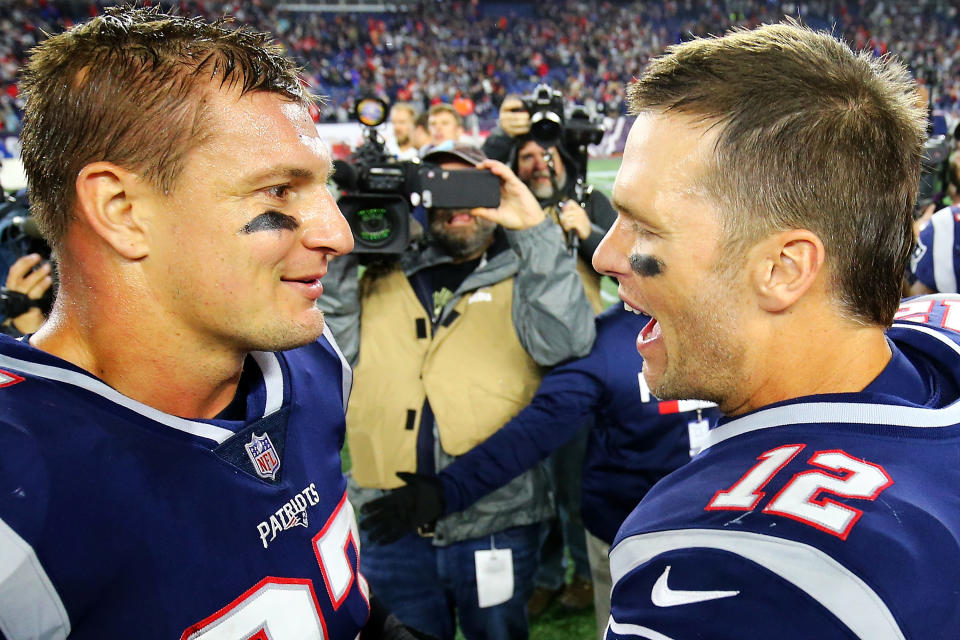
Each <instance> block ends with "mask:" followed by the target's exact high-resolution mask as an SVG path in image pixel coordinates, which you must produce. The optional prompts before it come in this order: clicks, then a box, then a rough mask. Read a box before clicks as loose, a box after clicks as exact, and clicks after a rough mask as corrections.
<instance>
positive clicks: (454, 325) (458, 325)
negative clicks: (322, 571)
mask: <svg viewBox="0 0 960 640" xmlns="http://www.w3.org/2000/svg"><path fill="white" fill-rule="evenodd" d="M424 161H425V162H431V163H436V164H439V165H440V166H441V167H442V168H443V169H445V170H452V171H453V170H458V169H464V168H472V167H477V168H480V169H488V170H490V171H491V172H492V173H493V174H495V175H496V176H497V177H498V178H499V179H500V182H501V202H500V206H499V207H498V208H496V209H484V208H474V209H462V210H437V209H429V210H428V230H427V231H428V232H427V236H426V240H425V242H424V243H423V245H422V246H420V245H415V246H412V247H410V248H409V249H407V250H406V251H405V252H404V253H403V255H401V256H400V257H399V260H397V261H395V262H393V263H388V264H383V263H381V264H375V265H370V266H368V268H367V269H366V271H365V272H364V274H363V277H362V278H361V279H360V280H359V283H358V281H357V275H356V274H357V266H358V260H357V258H356V256H355V255H350V256H344V257H341V258H337V259H336V260H333V261H332V262H331V263H330V271H329V273H328V274H327V277H326V278H325V279H324V283H325V287H326V291H325V295H324V296H323V298H321V300H320V302H319V305H320V307H321V308H322V309H323V310H324V311H325V312H326V318H327V320H328V322H329V325H330V327H331V328H332V329H333V331H334V334H335V335H336V337H337V339H338V341H339V343H340V345H341V346H342V348H343V350H344V354H345V355H346V357H347V358H348V359H350V360H352V361H357V365H356V370H355V383H354V387H353V393H352V397H351V401H350V409H349V411H348V414H347V438H348V444H349V449H350V453H351V457H352V460H353V477H352V480H351V485H352V487H351V501H352V502H353V504H354V505H356V506H357V507H359V508H360V512H361V539H362V545H363V549H364V554H365V555H364V559H363V563H364V564H363V569H364V575H365V576H366V577H367V579H368V580H369V581H370V584H371V586H372V588H373V589H374V590H375V591H376V592H377V593H378V595H379V596H380V597H381V598H382V599H383V600H384V602H385V603H386V604H387V605H388V607H389V608H391V609H392V610H393V611H394V612H395V613H396V614H397V616H398V617H399V618H400V619H401V620H402V621H403V622H404V623H405V624H407V625H410V626H411V627H413V628H416V629H418V630H420V631H423V632H427V633H430V634H432V635H434V636H436V637H438V638H442V639H452V638H453V637H454V634H455V628H456V623H457V622H459V625H460V627H461V629H462V630H463V633H464V635H465V636H466V637H467V638H468V639H474V638H488V637H489V638H494V637H495V638H526V637H527V615H526V602H527V599H528V598H529V597H530V594H531V592H532V590H533V574H534V571H535V568H536V551H537V546H538V534H539V523H540V522H541V521H542V520H544V519H545V518H547V517H549V515H550V510H549V507H548V505H549V501H548V500H547V497H546V496H547V483H546V479H545V477H544V474H543V472H542V470H540V469H539V468H537V469H535V470H532V471H530V472H527V473H525V474H523V475H521V476H520V477H519V478H517V479H516V480H514V481H513V482H511V483H510V484H509V485H507V486H506V487H504V488H503V489H501V490H498V491H496V492H493V493H491V494H490V495H489V496H487V497H486V498H485V499H484V500H481V501H479V502H477V503H476V504H475V505H474V506H473V507H471V508H470V509H468V510H465V511H463V512H460V513H457V514H453V515H451V516H448V517H445V518H442V519H441V520H439V521H438V522H436V524H435V528H433V527H430V526H425V527H421V535H417V534H409V535H406V536H403V537H401V538H399V539H396V540H395V539H393V538H392V537H391V536H384V535H382V532H381V531H378V530H377V529H374V530H371V531H366V530H364V529H363V526H364V519H363V505H365V504H367V503H368V502H370V501H371V500H372V499H374V498H377V497H380V496H382V495H384V493H385V491H386V490H389V489H394V488H397V487H400V486H403V484H404V480H403V478H404V477H406V476H405V475H402V476H401V477H398V472H400V473H403V474H407V473H419V474H425V475H428V476H434V475H435V474H436V473H437V472H438V471H439V470H441V469H442V468H444V467H445V466H447V465H448V464H450V463H451V462H452V461H453V459H454V457H455V456H458V455H461V454H463V453H466V452H467V451H469V450H470V449H471V448H473V447H474V446H476V445H477V444H479V443H480V442H482V441H483V440H484V439H486V438H487V437H488V436H489V435H490V434H491V433H492V432H493V431H494V430H496V429H497V428H498V427H499V426H500V425H502V424H503V423H504V422H505V421H506V420H507V419H509V418H510V417H511V416H512V415H514V414H516V413H517V412H519V411H520V410H521V409H522V408H523V407H524V406H525V405H526V404H527V403H528V402H529V401H530V399H531V397H532V396H533V394H534V392H535V391H536V389H537V387H538V385H539V382H540V379H541V377H542V373H543V370H542V367H545V366H551V365H554V364H557V363H559V362H561V361H563V360H567V359H569V358H572V357H578V356H582V355H584V354H586V353H587V352H588V351H589V350H590V346H591V344H592V342H593V338H594V333H595V332H594V327H593V322H592V311H591V308H590V305H589V303H588V302H587V300H586V297H585V296H584V294H583V287H582V285H581V283H580V280H579V278H578V276H577V273H576V269H575V260H574V259H573V258H572V256H571V255H570V254H569V253H568V252H567V251H566V250H565V247H564V243H563V238H562V234H561V233H559V229H557V228H556V225H554V224H552V223H550V222H549V221H547V220H546V217H545V215H544V213H543V210H542V208H541V207H540V206H539V205H538V203H537V201H536V199H535V198H534V197H533V195H532V194H531V193H530V192H529V190H528V189H527V188H526V187H525V186H524V185H523V184H522V183H521V182H520V180H519V179H518V178H517V177H516V176H515V175H514V174H513V172H511V171H510V170H509V168H507V167H506V166H505V165H503V164H501V163H499V162H493V161H489V160H486V159H485V156H484V155H483V154H482V153H481V152H480V151H479V150H478V149H476V148H473V147H469V146H464V145H461V146H456V147H454V148H453V149H451V150H448V151H439V152H432V153H428V154H427V155H426V156H425V158H424ZM358 285H359V286H358ZM424 520H425V521H424V522H423V523H422V524H423V525H432V524H433V523H429V522H426V520H427V519H426V518H425V519H424ZM451 603H452V604H453V606H454V607H455V608H456V610H457V617H456V618H455V617H454V613H453V611H452V610H451Z"/></svg>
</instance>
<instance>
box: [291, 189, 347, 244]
mask: <svg viewBox="0 0 960 640" xmlns="http://www.w3.org/2000/svg"><path fill="white" fill-rule="evenodd" d="M303 244H304V246H306V247H307V248H308V249H319V250H321V251H326V252H327V253H331V254H334V255H344V254H347V253H350V252H351V251H353V232H352V231H351V230H350V224H349V223H348V222H347V220H346V218H344V217H343V214H342V213H341V212H340V207H338V206H337V203H336V202H335V201H334V199H333V197H332V196H330V195H329V193H328V194H327V197H326V198H324V200H323V202H322V203H321V205H320V207H319V208H318V210H317V211H316V212H315V213H314V214H313V215H310V216H305V218H304V222H303Z"/></svg>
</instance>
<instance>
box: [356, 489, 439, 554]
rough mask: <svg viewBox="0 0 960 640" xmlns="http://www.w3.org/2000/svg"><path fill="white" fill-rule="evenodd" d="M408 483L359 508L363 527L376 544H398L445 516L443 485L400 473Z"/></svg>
mask: <svg viewBox="0 0 960 640" xmlns="http://www.w3.org/2000/svg"><path fill="white" fill-rule="evenodd" d="M397 477H398V478H400V479H401V480H403V481H404V482H406V483H407V485H406V486H405V487H400V488H399V489H394V490H393V491H391V492H390V493H388V494H387V495H385V496H383V497H381V498H377V499H376V500H371V501H370V502H368V503H367V504H365V505H363V507H362V508H361V509H360V526H361V527H362V528H363V529H365V530H366V531H367V533H368V535H369V537H370V541H371V542H373V543H375V544H390V543H391V542H396V541H397V540H399V539H400V538H402V537H403V536H405V535H407V534H408V533H412V532H414V531H416V530H417V527H420V526H423V525H425V524H430V523H432V522H435V521H436V520H437V519H438V518H439V517H440V516H442V515H443V511H444V507H445V500H444V497H443V485H442V484H440V481H439V480H438V479H437V478H436V477H434V476H426V475H420V474H417V473H406V472H403V471H401V472H399V473H397Z"/></svg>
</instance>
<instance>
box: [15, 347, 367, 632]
mask: <svg viewBox="0 0 960 640" xmlns="http://www.w3.org/2000/svg"><path fill="white" fill-rule="evenodd" d="M330 340H331V339H330V338H329V334H327V335H326V337H325V338H323V339H321V340H320V341H318V342H316V343H313V344H311V345H308V346H305V347H302V348H299V349H295V350H293V351H288V352H285V353H278V354H273V353H254V354H251V355H250V356H248V358H247V362H246V364H245V366H244V374H243V376H242V378H241V391H240V392H238V398H237V400H238V401H237V402H235V403H234V404H235V408H236V410H237V417H238V418H239V417H240V416H243V415H245V416H246V417H245V418H244V419H242V420H241V419H237V420H220V419H213V420H186V419H183V418H178V417H175V416H172V415H169V414H165V413H162V412H160V411H158V410H156V409H153V408H151V407H148V406H146V405H144V404H141V403H139V402H137V401H134V400H132V399H130V398H128V397H126V396H124V395H122V394H120V393H118V392H117V391H115V390H114V389H112V388H111V387H109V386H107V385H106V384H104V383H103V382H102V381H100V380H99V379H97V378H96V377H94V376H93V375H91V374H89V373H88V372H86V371H83V370H81V369H79V368H77V367H75V366H73V365H71V364H69V363H67V362H65V361H63V360H61V359H59V358H56V357H54V356H52V355H50V354H47V353H44V352H42V351H39V350H37V349H34V348H32V347H30V346H29V345H28V344H27V343H26V342H17V341H14V340H12V339H8V338H6V337H0V460H2V461H0V632H2V634H3V635H4V636H5V637H6V638H7V639H8V640H20V639H22V638H64V637H66V636H67V635H68V634H69V635H70V638H71V639H81V638H90V639H93V638H96V639H101V640H102V639H104V638H163V639H165V640H170V639H171V638H183V639H186V638H191V639H197V640H199V639H214V638H216V639H223V640H241V639H244V640H246V639H250V638H271V639H272V640H283V639H285V638H298V639H301V638H302V639H306V638H313V639H317V640H320V639H321V638H333V639H344V640H346V639H353V638H355V637H356V636H357V634H358V632H359V630H360V628H361V627H362V626H363V624H364V622H365V621H366V619H367V616H368V613H369V604H368V594H367V587H366V583H365V582H364V579H363V577H362V576H361V575H360V573H359V571H358V561H359V557H358V542H357V540H358V537H357V532H356V524H355V519H354V515H353V510H352V508H351V507H350V504H349V502H347V499H346V493H345V489H346V482H345V479H344V477H343V474H342V473H341V466H340V457H339V453H340V447H341V445H342V444H343V438H344V405H345V402H346V395H347V393H348V392H349V385H350V382H351V377H350V370H349V368H348V367H347V365H346V363H345V362H344V361H343V359H342V357H340V355H339V352H338V351H337V349H336V347H335V346H334V345H333V344H331V341H330ZM169 375H171V376H175V375H177V372H176V371H170V372H169Z"/></svg>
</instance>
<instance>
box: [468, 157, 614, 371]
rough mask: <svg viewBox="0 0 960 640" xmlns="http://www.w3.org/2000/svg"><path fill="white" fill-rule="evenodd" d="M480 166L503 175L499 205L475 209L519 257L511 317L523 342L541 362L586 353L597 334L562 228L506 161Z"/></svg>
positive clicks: (545, 363)
mask: <svg viewBox="0 0 960 640" xmlns="http://www.w3.org/2000/svg"><path fill="white" fill-rule="evenodd" d="M478 168H479V169H489V170H490V171H491V172H492V173H493V174H494V175H496V176H497V177H498V178H500V206H499V207H498V208H496V209H484V208H478V209H472V210H471V213H472V214H473V215H475V216H478V217H481V218H484V219H487V220H492V221H493V222H496V223H497V224H499V225H501V226H502V227H503V228H504V229H505V230H506V236H507V240H508V242H509V243H510V246H511V247H512V248H513V250H514V252H516V254H517V255H518V257H519V263H520V267H519V270H518V271H517V275H516V276H515V278H514V288H513V309H512V317H513V326H514V328H515V329H516V331H517V336H518V338H519V339H520V343H521V344H522V345H523V348H524V349H526V351H527V353H529V354H530V357H531V358H533V359H534V361H535V362H536V363H537V364H539V365H542V366H553V365H556V364H558V363H560V362H563V361H564V360H569V359H570V358H578V357H581V356H585V355H586V354H587V353H589V352H590V347H591V346H593V339H594V337H595V336H596V329H595V327H594V323H593V309H592V308H591V307H590V303H589V302H588V301H587V296H586V294H585V293H584V291H583V282H582V281H581V280H580V274H579V273H577V262H576V256H572V255H570V253H569V252H568V251H567V248H566V244H565V243H564V239H563V233H562V231H561V230H560V227H559V226H558V225H556V224H554V223H553V221H552V220H550V219H548V218H547V217H546V215H545V214H544V212H543V209H542V208H541V206H540V203H539V202H537V199H536V198H535V197H534V195H533V194H532V193H531V192H530V189H528V188H527V186H526V185H525V184H523V182H521V181H520V179H519V178H518V177H517V176H516V174H514V173H513V171H511V170H510V168H509V167H508V166H506V165H505V164H503V163H502V162H497V161H495V160H485V161H484V162H482V163H481V164H480V165H478Z"/></svg>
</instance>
